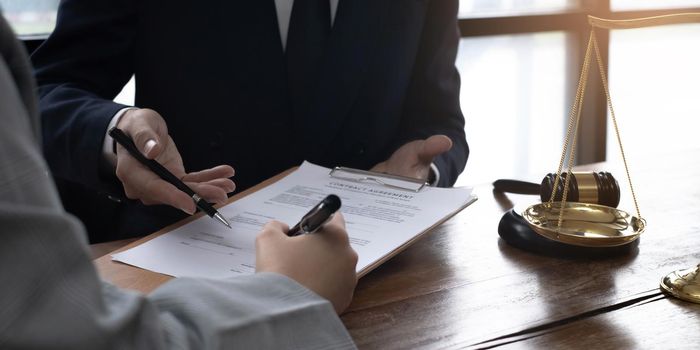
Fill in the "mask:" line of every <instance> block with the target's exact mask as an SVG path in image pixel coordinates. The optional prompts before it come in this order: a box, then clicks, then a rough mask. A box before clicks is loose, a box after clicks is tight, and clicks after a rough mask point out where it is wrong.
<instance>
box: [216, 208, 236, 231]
mask: <svg viewBox="0 0 700 350" xmlns="http://www.w3.org/2000/svg"><path fill="white" fill-rule="evenodd" d="M214 218H215V219H216V220H218V221H219V222H220V223H222V224H224V225H226V227H228V228H229V229H230V230H233V227H231V224H229V223H228V220H226V218H224V216H223V215H221V214H220V213H218V212H217V213H216V214H214Z"/></svg>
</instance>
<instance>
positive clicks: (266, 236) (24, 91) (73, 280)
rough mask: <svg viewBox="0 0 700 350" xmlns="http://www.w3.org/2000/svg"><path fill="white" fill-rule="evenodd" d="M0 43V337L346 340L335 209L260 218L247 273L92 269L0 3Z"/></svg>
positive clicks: (331, 343)
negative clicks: (287, 221)
mask: <svg viewBox="0 0 700 350" xmlns="http://www.w3.org/2000/svg"><path fill="white" fill-rule="evenodd" d="M0 54H1V55H0V349H168V348H171V349H229V348H240V349H284V348H297V349H321V348H354V347H355V345H354V344H353V342H352V339H351V338H350V336H349V334H348V332H347V330H346V329H345V327H344V326H343V324H342V323H341V322H340V319H339V318H338V316H337V314H336V313H339V312H342V311H343V310H344V309H345V308H346V307H347V306H348V304H349V303H350V300H351V299H352V291H353V289H354V287H355V284H356V283H357V278H356V275H355V265H356V263H357V254H356V253H355V252H354V251H353V250H352V248H351V247H350V245H349V243H348V237H347V234H346V232H345V229H344V222H343V220H342V217H341V216H340V215H338V216H337V217H336V218H334V221H332V222H331V223H329V224H328V225H326V226H325V228H324V230H325V232H323V233H322V234H316V235H305V236H300V237H295V238H290V237H287V236H286V235H285V231H286V230H287V229H288V228H287V227H286V226H285V225H284V224H281V223H275V222H273V223H269V224H268V225H267V226H265V228H264V229H263V231H262V232H261V234H260V236H259V237H258V240H257V242H256V250H257V251H256V254H257V261H256V264H257V265H256V269H257V272H258V273H256V274H254V275H250V276H244V277H239V278H233V279H226V280H207V279H195V278H178V279H174V280H172V281H170V282H168V283H166V284H165V285H163V286H162V287H160V288H159V289H157V290H156V291H154V292H153V293H152V294H150V295H142V294H139V293H135V292H129V291H125V290H121V289H118V288H116V287H114V286H112V285H110V284H108V283H105V282H102V281H100V279H99V277H98V275H97V273H96V271H95V268H94V266H93V265H92V263H91V261H90V257H89V253H88V247H87V245H86V239H85V233H84V230H83V227H82V225H81V224H80V222H78V221H77V220H76V219H75V218H73V217H71V216H69V215H68V214H66V213H65V211H64V210H63V208H62V207H61V204H60V203H61V202H60V201H59V198H58V195H57V192H56V189H55V187H54V184H53V183H52V181H51V177H50V175H49V173H48V167H47V166H46V163H45V162H44V160H43V158H42V156H41V153H40V147H39V145H38V142H39V141H38V140H40V137H39V134H38V133H39V130H40V129H39V121H38V115H37V108H36V105H35V102H36V101H35V97H34V95H33V94H34V83H33V81H32V79H31V76H30V70H31V68H30V65H29V63H28V60H27V57H26V54H25V52H24V51H23V49H22V48H21V45H20V44H19V43H18V42H17V40H16V39H15V37H14V34H13V33H12V31H11V30H10V28H9V27H8V25H7V23H6V22H5V21H4V19H3V18H2V16H1V14H0Z"/></svg>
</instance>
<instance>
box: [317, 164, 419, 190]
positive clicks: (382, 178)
mask: <svg viewBox="0 0 700 350" xmlns="http://www.w3.org/2000/svg"><path fill="white" fill-rule="evenodd" d="M328 175H330V176H331V177H333V178H336V179H341V180H346V181H353V182H359V183H373V184H377V185H382V186H384V187H388V188H393V189H397V190H403V191H412V192H419V191H420V190H422V189H423V187H425V186H428V185H429V184H428V183H427V182H425V181H423V180H419V179H414V178H412V177H406V176H399V175H391V174H385V173H377V172H374V171H367V170H360V169H353V168H346V167H340V166H337V167H335V168H333V170H331V172H330V173H329V174H328Z"/></svg>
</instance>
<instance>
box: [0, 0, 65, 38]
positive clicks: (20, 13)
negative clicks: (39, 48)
mask: <svg viewBox="0 0 700 350" xmlns="http://www.w3.org/2000/svg"><path fill="white" fill-rule="evenodd" d="M58 2H59V0H0V9H2V13H3V15H4V16H5V18H6V19H7V20H8V22H9V23H10V25H11V26H12V29H14V31H15V32H16V33H17V35H19V36H20V37H25V36H45V35H47V34H49V33H51V31H53V28H54V27H55V26H56V10H57V9H58Z"/></svg>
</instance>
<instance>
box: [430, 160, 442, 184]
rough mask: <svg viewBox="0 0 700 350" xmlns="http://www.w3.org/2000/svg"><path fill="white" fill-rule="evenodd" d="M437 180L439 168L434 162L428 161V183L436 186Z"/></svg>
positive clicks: (438, 178) (438, 180) (438, 179)
mask: <svg viewBox="0 0 700 350" xmlns="http://www.w3.org/2000/svg"><path fill="white" fill-rule="evenodd" d="M438 182H440V170H438V167H437V165H435V163H430V174H429V175H428V184H429V185H430V186H433V187H435V186H437V184H438Z"/></svg>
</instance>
